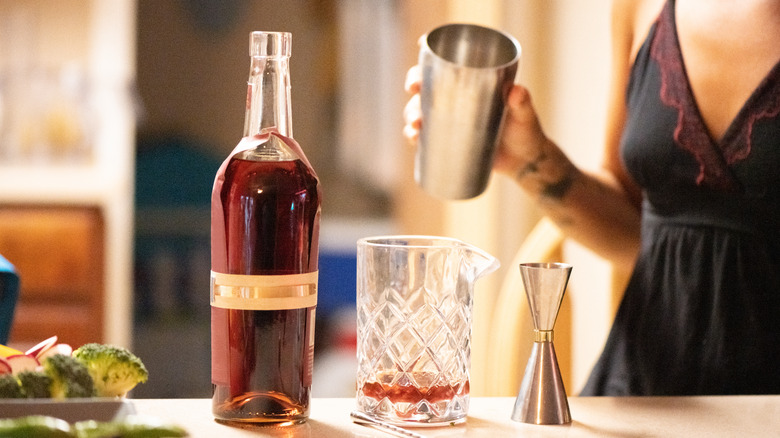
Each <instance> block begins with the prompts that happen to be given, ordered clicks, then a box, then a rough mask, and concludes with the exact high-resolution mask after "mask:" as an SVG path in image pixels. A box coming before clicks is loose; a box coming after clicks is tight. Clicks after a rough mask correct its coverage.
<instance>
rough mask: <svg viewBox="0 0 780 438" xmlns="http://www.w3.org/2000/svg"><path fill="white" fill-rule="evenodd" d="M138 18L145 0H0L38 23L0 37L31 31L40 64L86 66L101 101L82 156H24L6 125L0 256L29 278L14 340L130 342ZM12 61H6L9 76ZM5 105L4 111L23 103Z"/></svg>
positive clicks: (0, 158) (2, 7)
mask: <svg viewBox="0 0 780 438" xmlns="http://www.w3.org/2000/svg"><path fill="white" fill-rule="evenodd" d="M135 16H136V0H3V1H0V23H2V24H4V25H5V24H6V23H13V22H15V21H14V20H17V19H18V18H20V17H26V20H25V23H28V24H29V26H27V25H25V26H21V28H22V30H25V28H27V29H26V32H19V33H18V34H12V33H9V32H7V31H8V26H6V27H2V26H0V33H2V34H3V35H6V34H9V35H12V36H15V38H12V39H11V40H14V41H15V40H19V39H20V38H21V36H22V35H23V34H29V35H30V36H32V38H31V40H30V41H27V42H26V43H25V42H24V41H22V44H21V45H22V46H23V47H24V48H25V51H23V52H24V53H27V52H29V53H27V55H28V56H27V58H29V59H30V60H31V62H33V65H34V66H35V68H36V71H37V70H41V71H50V69H52V68H53V69H55V71H63V69H65V67H69V66H76V67H78V69H77V70H78V71H82V72H84V76H83V77H84V78H85V79H86V80H87V81H88V82H87V83H88V87H87V88H88V90H89V94H88V96H89V97H88V102H89V108H92V111H90V113H89V114H90V117H88V118H87V120H88V125H87V126H86V128H85V129H86V131H88V132H89V135H88V139H89V146H88V147H89V153H88V154H86V155H85V157H83V158H82V159H79V160H54V159H48V158H44V159H40V157H38V156H37V155H36V156H34V157H31V158H29V159H28V158H27V157H23V158H22V159H19V158H15V157H16V155H14V153H8V152H7V151H8V150H11V151H14V150H16V149H13V148H12V147H10V146H9V145H13V144H16V143H14V142H13V141H9V140H8V139H9V136H8V135H6V134H8V133H9V132H11V133H13V132H17V131H14V130H13V129H10V128H9V125H8V124H6V125H2V126H0V134H4V135H0V150H5V152H6V153H5V154H0V253H2V254H3V255H4V256H5V257H6V258H7V259H8V260H9V261H10V262H11V263H12V264H14V265H15V266H16V267H17V269H18V271H19V274H20V277H21V297H20V302H19V307H18V308H17V314H16V318H15V323H14V326H13V327H12V328H11V339H12V341H19V342H22V341H23V342H27V341H28V340H29V339H40V338H42V337H45V336H50V335H54V334H56V335H57V336H58V337H60V338H62V339H63V341H66V342H69V343H72V344H80V343H83V342H84V341H89V340H102V341H104V342H108V343H112V344H117V345H122V346H127V347H130V344H131V339H132V333H131V332H132V317H131V316H132V263H133V255H132V254H133V253H132V248H133V246H132V245H133V241H132V235H133V185H134V156H135V143H134V141H135V132H134V131H135V114H134V106H133V105H134V101H133V92H132V84H133V83H134V77H135V35H136V26H135ZM17 22H18V21H17ZM16 28H17V29H18V28H20V26H17V27H16ZM4 31H5V32H4ZM2 42H3V43H9V45H11V44H10V43H11V42H12V41H5V40H3V41H2ZM32 43H35V44H32ZM28 46H29V47H28ZM28 48H29V50H27V49H28ZM20 53H21V52H20ZM11 60H12V59H11V57H8V56H6V57H0V74H2V73H4V72H5V70H3V69H8V68H10V67H9V63H10V61H11ZM57 69H60V70H57ZM22 77H24V76H22ZM22 95H23V94H22ZM4 97H8V96H4ZM0 101H1V102H0V111H2V112H4V113H5V114H12V113H14V114H15V113H16V112H18V111H19V110H20V108H22V107H23V106H24V105H23V103H24V99H21V102H22V103H19V100H14V99H11V98H5V99H0ZM44 102H46V103H47V105H49V106H52V105H53V102H49V101H46V100H45V101H44ZM43 120H48V119H43ZM55 125H56V124H55ZM34 126H36V127H40V126H41V124H40V122H38V123H36V124H35V125H34ZM47 126H48V125H47ZM58 126H59V125H56V126H55V128H56V127H58ZM19 132H26V131H23V130H22V131H19ZM17 143H18V142H17ZM9 148H10V149H9Z"/></svg>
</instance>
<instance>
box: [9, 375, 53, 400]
mask: <svg viewBox="0 0 780 438" xmlns="http://www.w3.org/2000/svg"><path fill="white" fill-rule="evenodd" d="M16 377H17V378H18V379H19V383H20V384H21V385H22V392H23V393H24V396H25V397H27V398H49V397H51V386H52V379H51V377H49V376H48V375H46V373H44V372H43V371H22V372H20V373H19V374H17V376H16Z"/></svg>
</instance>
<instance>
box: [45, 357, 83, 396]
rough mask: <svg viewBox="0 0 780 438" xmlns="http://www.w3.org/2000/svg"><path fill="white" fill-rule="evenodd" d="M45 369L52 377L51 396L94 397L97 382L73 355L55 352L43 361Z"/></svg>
mask: <svg viewBox="0 0 780 438" xmlns="http://www.w3.org/2000/svg"><path fill="white" fill-rule="evenodd" d="M43 370H44V372H45V373H46V374H47V375H48V376H49V377H50V378H51V380H52V383H51V386H50V388H51V397H52V398H55V399H62V398H73V397H92V396H94V395H95V382H94V381H93V380H92V376H91V375H90V374H89V371H88V370H87V367H86V366H84V364H82V363H81V362H79V361H78V360H76V359H75V358H73V357H71V356H66V355H64V354H55V355H53V356H49V357H48V358H46V359H45V360H44V361H43Z"/></svg>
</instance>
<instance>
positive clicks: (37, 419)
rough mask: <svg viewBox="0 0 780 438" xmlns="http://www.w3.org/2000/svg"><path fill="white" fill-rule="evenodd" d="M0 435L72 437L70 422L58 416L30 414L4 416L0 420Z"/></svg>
mask: <svg viewBox="0 0 780 438" xmlns="http://www.w3.org/2000/svg"><path fill="white" fill-rule="evenodd" d="M0 436H2V437H8V438H15V437H19V438H22V437H36V438H49V437H51V438H59V437H64V438H72V437H73V435H72V434H71V428H70V424H68V422H67V421H65V420H60V419H59V418H53V417H45V416H42V415H30V416H27V417H20V418H4V419H1V420H0Z"/></svg>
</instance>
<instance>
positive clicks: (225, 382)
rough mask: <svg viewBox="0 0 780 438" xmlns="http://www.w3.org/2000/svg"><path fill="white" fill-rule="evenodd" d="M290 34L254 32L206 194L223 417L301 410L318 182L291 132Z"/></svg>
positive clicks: (300, 413)
mask: <svg viewBox="0 0 780 438" xmlns="http://www.w3.org/2000/svg"><path fill="white" fill-rule="evenodd" d="M290 44H291V35H290V34H289V33H286V32H252V33H251V35H250V57H251V63H250V74H249V81H248V89H247V100H246V105H247V107H246V117H245V120H244V136H243V138H242V139H241V141H240V142H239V144H238V146H236V148H235V149H234V150H233V151H232V152H231V153H230V155H229V156H228V157H227V159H226V160H225V161H224V162H223V163H222V166H221V167H220V169H219V171H218V172H217V176H216V179H215V181H214V189H213V192H212V198H211V368H212V370H211V380H212V388H213V397H212V405H213V414H214V416H215V418H216V419H217V420H218V421H221V422H228V423H232V422H239V423H276V424H293V423H299V422H303V421H305V420H306V418H307V417H308V415H309V400H310V392H311V376H312V365H313V349H314V314H315V308H316V303H317V278H318V277H317V275H318V274H317V269H318V267H317V263H318V250H319V245H318V239H319V223H320V197H321V192H320V184H319V180H318V179H317V175H316V173H315V172H314V170H313V169H312V167H311V165H310V164H309V162H308V160H307V159H306V157H305V155H304V153H303V150H302V149H301V147H300V146H299V145H298V143H297V142H296V141H295V140H293V138H292V124H291V122H292V120H291V106H290V75H289V58H290Z"/></svg>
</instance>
